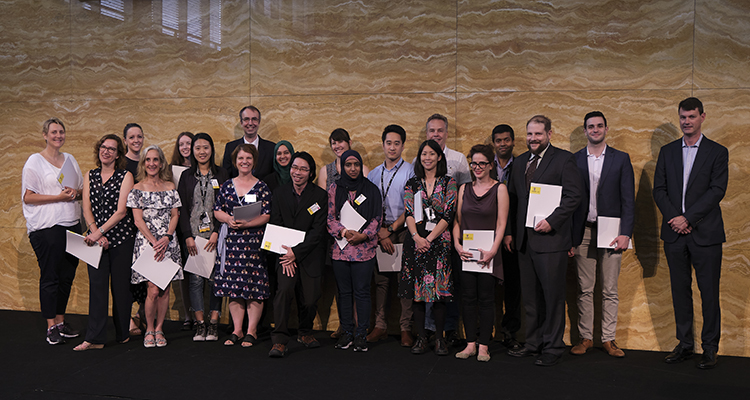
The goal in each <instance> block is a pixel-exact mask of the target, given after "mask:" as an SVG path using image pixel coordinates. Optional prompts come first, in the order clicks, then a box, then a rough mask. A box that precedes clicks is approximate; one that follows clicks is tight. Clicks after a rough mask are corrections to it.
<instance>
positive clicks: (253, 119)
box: [240, 117, 260, 123]
mask: <svg viewBox="0 0 750 400" xmlns="http://www.w3.org/2000/svg"><path fill="white" fill-rule="evenodd" d="M240 121H242V122H250V121H253V122H256V123H257V122H260V119H258V118H255V117H252V118H248V117H245V118H242V119H241V120H240Z"/></svg>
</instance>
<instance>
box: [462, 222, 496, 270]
mask: <svg viewBox="0 0 750 400" xmlns="http://www.w3.org/2000/svg"><path fill="white" fill-rule="evenodd" d="M463 238H464V241H463V242H464V243H463V248H464V251H468V252H470V253H472V255H473V256H472V260H473V261H463V265H462V269H463V270H464V271H469V272H483V273H486V274H491V273H492V268H493V267H494V263H495V262H494V260H490V263H489V264H487V265H484V266H482V265H479V263H478V261H479V258H480V256H481V255H480V251H479V249H482V250H483V251H488V250H490V249H491V248H492V243H493V242H494V241H495V231H479V230H465V231H464V234H463Z"/></svg>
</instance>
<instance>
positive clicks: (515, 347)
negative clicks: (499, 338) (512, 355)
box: [502, 338, 523, 351]
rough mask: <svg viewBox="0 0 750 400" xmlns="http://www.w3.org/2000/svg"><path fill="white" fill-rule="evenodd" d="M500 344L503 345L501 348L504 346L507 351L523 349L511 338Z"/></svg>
mask: <svg viewBox="0 0 750 400" xmlns="http://www.w3.org/2000/svg"><path fill="white" fill-rule="evenodd" d="M502 343H503V346H505V348H506V349H508V351H519V350H521V349H522V348H523V346H521V343H518V340H516V339H513V338H509V339H506V340H503V342H502Z"/></svg>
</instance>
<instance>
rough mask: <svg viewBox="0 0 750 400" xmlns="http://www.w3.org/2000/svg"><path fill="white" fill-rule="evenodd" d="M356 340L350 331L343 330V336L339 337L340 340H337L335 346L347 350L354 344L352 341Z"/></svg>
mask: <svg viewBox="0 0 750 400" xmlns="http://www.w3.org/2000/svg"><path fill="white" fill-rule="evenodd" d="M353 341H354V337H353V336H352V334H351V333H349V332H341V337H339V341H338V342H336V345H335V346H333V347H334V348H337V349H341V350H346V349H348V348H349V346H351V345H352V342H353Z"/></svg>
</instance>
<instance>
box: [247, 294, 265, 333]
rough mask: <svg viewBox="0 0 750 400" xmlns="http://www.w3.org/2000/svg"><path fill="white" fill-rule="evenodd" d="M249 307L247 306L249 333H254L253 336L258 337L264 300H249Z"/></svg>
mask: <svg viewBox="0 0 750 400" xmlns="http://www.w3.org/2000/svg"><path fill="white" fill-rule="evenodd" d="M248 302H249V304H248V307H247V333H248V335H253V337H255V338H257V337H258V321H260V316H261V315H262V314H263V302H262V301H255V300H249V301H248Z"/></svg>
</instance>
